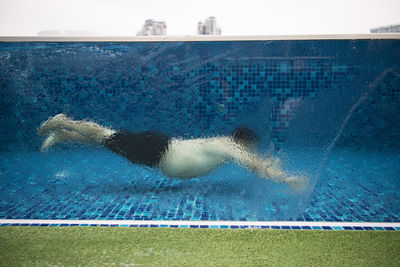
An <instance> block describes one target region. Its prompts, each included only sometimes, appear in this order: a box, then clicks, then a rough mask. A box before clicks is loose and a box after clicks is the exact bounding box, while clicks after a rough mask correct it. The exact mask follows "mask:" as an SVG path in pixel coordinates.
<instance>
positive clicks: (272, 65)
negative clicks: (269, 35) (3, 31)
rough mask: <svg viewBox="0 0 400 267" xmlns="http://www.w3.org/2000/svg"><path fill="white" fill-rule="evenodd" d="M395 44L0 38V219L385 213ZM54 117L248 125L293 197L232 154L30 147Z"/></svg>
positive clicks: (389, 203)
mask: <svg viewBox="0 0 400 267" xmlns="http://www.w3.org/2000/svg"><path fill="white" fill-rule="evenodd" d="M399 73H400V40H399V37H398V36H395V37H394V38H391V39H388V38H383V37H382V38H377V37H376V36H375V39H360V40H350V39H343V38H341V39H339V40H268V39H266V40H257V41H196V42H194V41H188V40H185V39H182V40H181V41H174V42H164V41H151V42H134V41H133V42H121V41H119V42H118V41H105V42H90V41H89V42H88V41H85V42H79V41H77V42H59V41H57V40H55V41H49V42H43V41H42V42H39V41H35V40H33V41H32V40H31V41H30V42H23V41H19V42H6V41H2V42H0V218H1V219H117V220H237V221H265V220H300V221H375V222H381V221H387V222H398V221H400V193H399V191H400V190H399V189H400V155H399V151H400V150H399V148H400V116H399V111H400V76H399ZM58 113H65V114H67V115H68V116H71V117H73V118H75V119H88V120H91V121H95V122H97V123H100V124H102V125H105V126H109V127H113V128H114V129H120V128H123V129H128V130H131V131H145V130H158V131H162V132H164V133H166V134H168V135H170V136H172V137H180V138H197V137H208V136H219V135H229V134H230V133H231V132H232V131H233V130H234V129H235V127H237V126H241V125H246V126H248V127H250V128H252V129H254V130H255V131H256V132H257V134H258V136H259V138H260V141H261V146H260V149H259V153H260V154H263V155H264V156H274V157H277V158H279V159H280V160H281V161H282V165H283V168H284V169H285V170H286V171H288V172H293V173H302V174H304V175H306V176H307V177H308V178H309V185H308V187H307V189H306V190H305V191H304V192H300V193H299V192H296V191H294V190H292V189H291V188H289V187H287V186H285V185H282V184H276V183H273V182H271V181H266V180H263V179H260V178H258V177H257V176H255V175H254V174H252V173H250V172H248V171H247V170H245V169H243V168H240V167H239V166H236V165H234V164H227V165H226V166H224V167H222V168H220V169H218V170H217V171H215V172H213V173H211V174H209V175H206V176H203V177H200V178H196V179H191V180H187V181H186V180H174V179H170V178H168V177H165V176H164V175H162V174H161V172H159V171H158V170H155V169H149V168H146V167H143V166H137V165H133V164H131V163H129V162H128V161H127V160H125V159H123V158H121V157H120V156H117V155H115V154H113V153H111V152H109V151H107V150H106V149H104V148H101V147H96V146H85V145H81V144H63V145H59V146H56V147H53V148H51V149H50V151H48V152H45V153H43V152H40V146H41V143H42V142H43V138H42V137H39V136H38V135H37V129H38V127H39V125H40V123H41V122H43V121H44V120H46V119H47V118H48V117H49V116H54V115H55V114H58Z"/></svg>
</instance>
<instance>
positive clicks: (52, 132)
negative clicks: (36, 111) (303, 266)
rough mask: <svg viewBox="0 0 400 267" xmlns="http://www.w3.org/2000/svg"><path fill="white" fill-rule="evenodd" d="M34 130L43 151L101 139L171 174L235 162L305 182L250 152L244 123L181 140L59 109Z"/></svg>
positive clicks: (188, 174)
mask: <svg viewBox="0 0 400 267" xmlns="http://www.w3.org/2000/svg"><path fill="white" fill-rule="evenodd" d="M38 134H39V135H42V136H47V137H46V139H45V140H44V142H43V145H42V150H47V149H49V148H50V147H52V146H54V145H56V144H58V143H63V142H80V143H86V144H99V145H102V146H104V147H106V148H108V149H109V150H111V151H113V152H114V153H117V154H119V155H122V156H123V157H125V158H126V159H128V160H129V161H131V162H132V163H134V164H141V165H146V166H148V167H152V168H159V169H160V170H161V172H163V173H164V174H165V175H166V176H168V177H171V178H194V177H199V176H202V175H205V174H208V173H210V172H212V171H213V170H215V169H216V168H218V167H220V166H221V165H223V164H224V163H227V162H230V161H233V162H236V163H237V164H239V165H240V166H243V167H245V168H247V169H249V170H251V171H252V172H253V173H255V174H257V175H258V176H259V177H261V178H265V179H268V180H272V181H274V182H278V183H286V184H288V185H290V186H291V187H293V188H294V189H295V190H297V191H303V190H304V189H305V188H306V186H307V180H306V178H305V177H304V176H289V175H287V174H286V172H285V171H283V170H282V168H281V166H280V163H279V161H278V160H276V159H271V158H261V157H260V156H258V155H257V154H256V153H254V152H253V150H254V149H253V146H254V144H256V143H257V141H258V140H257V137H256V135H255V133H254V132H253V131H251V130H250V129H248V128H246V127H239V128H237V129H236V130H235V131H234V133H233V135H232V136H221V137H212V138H198V139H186V140H185V139H177V138H170V137H168V136H167V135H165V134H162V133H160V132H157V131H146V132H140V133H132V132H129V131H127V130H120V131H115V130H112V129H110V128H107V127H104V126H101V125H99V124H97V123H94V122H90V121H84V120H72V119H71V118H69V117H67V116H65V115H64V114H58V115H56V116H54V117H52V118H49V119H48V120H47V121H45V122H43V123H42V124H41V126H40V128H39V131H38Z"/></svg>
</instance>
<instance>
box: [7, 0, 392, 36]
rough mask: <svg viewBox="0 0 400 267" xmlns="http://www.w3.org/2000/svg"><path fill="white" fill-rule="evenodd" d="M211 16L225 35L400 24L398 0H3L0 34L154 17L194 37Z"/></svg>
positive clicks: (135, 26) (125, 31)
mask: <svg viewBox="0 0 400 267" xmlns="http://www.w3.org/2000/svg"><path fill="white" fill-rule="evenodd" d="M209 16H215V17H216V18H217V23H218V25H219V26H220V27H221V29H222V34H223V35H279V34H346V33H369V30H370V28H374V27H379V26H384V25H390V24H398V23H400V0H244V1H235V0H195V1H194V0H0V36H23V35H25V36H36V35H37V33H38V32H40V31H45V30H59V31H66V30H79V31H92V32H96V33H97V34H98V35H120V36H121V35H122V36H132V35H133V36H134V35H136V33H137V32H138V31H139V30H140V28H141V27H142V25H143V23H144V21H145V20H146V19H150V18H151V19H155V20H161V21H165V22H166V23H167V34H168V35H193V34H196V30H197V23H198V22H199V21H200V20H202V21H203V20H205V18H207V17H209Z"/></svg>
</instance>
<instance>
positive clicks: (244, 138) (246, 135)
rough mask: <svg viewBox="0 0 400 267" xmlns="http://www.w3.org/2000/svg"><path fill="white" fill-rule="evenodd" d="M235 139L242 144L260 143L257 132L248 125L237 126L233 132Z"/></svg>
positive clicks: (252, 144) (253, 144)
mask: <svg viewBox="0 0 400 267" xmlns="http://www.w3.org/2000/svg"><path fill="white" fill-rule="evenodd" d="M232 137H233V140H234V141H235V142H236V143H238V144H241V145H245V146H255V145H257V144H258V137H257V134H256V133H255V132H254V131H253V130H250V129H249V128H247V127H246V126H240V127H237V128H236V129H235V130H234V131H233V133H232Z"/></svg>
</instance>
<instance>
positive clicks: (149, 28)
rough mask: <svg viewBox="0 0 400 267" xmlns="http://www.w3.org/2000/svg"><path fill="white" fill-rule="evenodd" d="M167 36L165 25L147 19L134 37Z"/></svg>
mask: <svg viewBox="0 0 400 267" xmlns="http://www.w3.org/2000/svg"><path fill="white" fill-rule="evenodd" d="M152 35H167V24H166V23H165V22H164V21H155V20H152V19H148V20H146V21H145V22H144V25H143V27H142V30H141V31H140V32H138V33H137V34H136V36H152Z"/></svg>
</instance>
